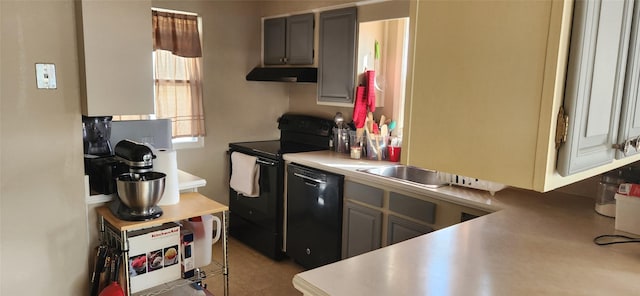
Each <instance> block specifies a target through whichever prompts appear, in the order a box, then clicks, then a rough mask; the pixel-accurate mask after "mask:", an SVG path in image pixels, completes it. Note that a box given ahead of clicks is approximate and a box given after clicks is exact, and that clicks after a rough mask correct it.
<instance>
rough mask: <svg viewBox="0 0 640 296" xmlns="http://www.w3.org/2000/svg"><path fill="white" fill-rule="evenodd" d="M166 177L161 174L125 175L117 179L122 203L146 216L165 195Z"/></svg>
mask: <svg viewBox="0 0 640 296" xmlns="http://www.w3.org/2000/svg"><path fill="white" fill-rule="evenodd" d="M166 176H167V175H165V174H164V173H160V172H147V173H139V174H138V173H124V174H121V175H119V176H118V178H117V179H116V185H117V188H118V197H119V198H120V201H121V202H122V203H124V204H125V205H126V206H127V207H129V208H130V209H132V210H133V211H135V212H137V213H139V214H141V215H146V214H149V209H151V208H152V207H153V206H155V205H156V204H157V203H158V202H159V201H160V198H162V194H163V193H164V185H165V177H166Z"/></svg>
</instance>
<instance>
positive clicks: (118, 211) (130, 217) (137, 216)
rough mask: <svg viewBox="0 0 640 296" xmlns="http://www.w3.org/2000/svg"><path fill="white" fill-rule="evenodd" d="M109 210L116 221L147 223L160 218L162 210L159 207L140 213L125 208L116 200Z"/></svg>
mask: <svg viewBox="0 0 640 296" xmlns="http://www.w3.org/2000/svg"><path fill="white" fill-rule="evenodd" d="M109 210H111V213H112V214H113V215H114V216H116V217H117V218H118V219H120V220H125V221H147V220H153V219H156V218H159V217H160V216H162V209H161V208H160V207H159V206H153V207H151V208H149V211H148V212H147V213H140V212H138V211H134V210H132V209H130V208H128V207H127V206H125V205H124V204H123V203H122V202H120V199H118V198H115V199H114V200H113V201H112V202H111V203H110V204H109Z"/></svg>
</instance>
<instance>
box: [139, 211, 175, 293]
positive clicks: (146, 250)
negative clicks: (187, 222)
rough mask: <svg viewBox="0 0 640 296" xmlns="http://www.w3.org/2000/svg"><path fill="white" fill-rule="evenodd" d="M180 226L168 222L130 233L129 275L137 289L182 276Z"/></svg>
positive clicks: (143, 288) (140, 289)
mask: <svg viewBox="0 0 640 296" xmlns="http://www.w3.org/2000/svg"><path fill="white" fill-rule="evenodd" d="M179 246H180V226H179V225H178V224H176V223H165V224H163V225H160V226H156V227H151V228H145V229H141V230H136V231H132V232H131V233H130V235H129V278H130V283H131V292H132V293H136V292H138V291H142V290H145V289H148V288H151V287H154V286H157V285H159V284H163V283H166V282H170V281H173V280H177V279H179V278H180V274H181V270H180V269H181V268H180V247H179Z"/></svg>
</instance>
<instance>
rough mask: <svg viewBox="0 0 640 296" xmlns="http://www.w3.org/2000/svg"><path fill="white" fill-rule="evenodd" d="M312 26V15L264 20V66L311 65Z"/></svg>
mask: <svg viewBox="0 0 640 296" xmlns="http://www.w3.org/2000/svg"><path fill="white" fill-rule="evenodd" d="M313 26H314V15H313V13H307V14H300V15H293V16H289V17H279V18H271V19H265V20H264V26H263V34H264V36H263V37H264V53H263V55H264V64H265V65H284V64H289V65H311V64H313V40H314V38H313Z"/></svg>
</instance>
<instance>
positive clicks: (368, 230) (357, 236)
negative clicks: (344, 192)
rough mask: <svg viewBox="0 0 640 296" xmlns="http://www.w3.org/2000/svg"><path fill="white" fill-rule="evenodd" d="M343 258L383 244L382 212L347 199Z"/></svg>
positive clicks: (344, 218) (377, 247) (344, 219)
mask: <svg viewBox="0 0 640 296" xmlns="http://www.w3.org/2000/svg"><path fill="white" fill-rule="evenodd" d="M342 231H343V238H342V240H343V245H342V259H344V258H349V257H353V256H357V255H360V254H363V253H366V252H369V251H373V250H375V249H379V248H380V246H381V233H382V212H381V211H379V210H375V209H372V208H369V207H365V206H361V205H359V204H357V203H354V202H350V201H347V202H345V207H344V217H343V230H342Z"/></svg>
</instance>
